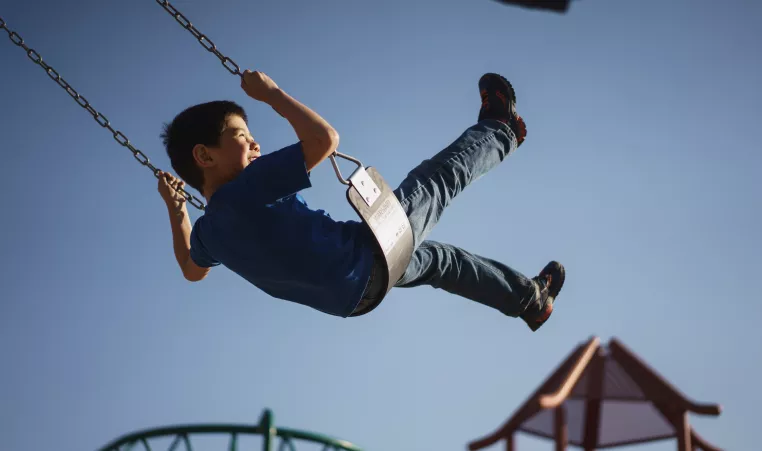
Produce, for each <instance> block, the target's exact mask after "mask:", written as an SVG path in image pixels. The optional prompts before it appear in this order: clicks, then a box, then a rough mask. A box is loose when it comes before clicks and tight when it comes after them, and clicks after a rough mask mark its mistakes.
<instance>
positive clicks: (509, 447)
mask: <svg viewBox="0 0 762 451" xmlns="http://www.w3.org/2000/svg"><path fill="white" fill-rule="evenodd" d="M505 451H516V441H515V440H513V432H511V433H510V434H508V435H507V436H505Z"/></svg>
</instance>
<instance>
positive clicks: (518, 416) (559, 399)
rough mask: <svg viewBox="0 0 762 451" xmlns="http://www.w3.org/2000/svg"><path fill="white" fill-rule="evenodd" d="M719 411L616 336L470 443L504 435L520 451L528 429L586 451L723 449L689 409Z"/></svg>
mask: <svg viewBox="0 0 762 451" xmlns="http://www.w3.org/2000/svg"><path fill="white" fill-rule="evenodd" d="M691 412H692V413H696V414H700V415H712V416H718V415H719V414H720V412H721V407H720V406H719V405H716V404H699V403H695V402H693V401H691V400H689V399H688V398H687V397H685V396H684V395H683V394H682V393H680V392H679V391H678V390H677V389H676V388H674V387H673V386H672V385H671V384H670V383H669V382H667V381H666V380H665V379H664V378H663V377H661V376H660V375H659V374H657V373H656V371H654V370H653V369H651V368H650V367H649V366H648V365H647V364H646V363H645V362H643V361H642V360H641V359H640V358H638V357H637V356H636V355H635V354H634V353H633V352H631V351H630V350H628V349H627V348H626V347H625V346H624V345H623V344H622V343H621V342H620V341H619V340H617V339H616V338H612V339H611V340H610V341H609V344H608V347H607V348H604V347H603V346H601V344H600V339H599V338H598V337H592V338H590V339H589V340H588V341H587V342H585V343H582V344H580V345H578V346H577V348H576V349H575V350H574V351H572V353H571V354H570V355H569V356H568V357H567V358H566V360H564V361H563V362H562V363H561V364H560V365H559V366H558V367H557V369H556V370H555V371H554V372H553V373H552V374H551V375H550V376H549V377H548V378H547V379H546V380H545V382H544V383H543V384H542V385H540V387H539V388H538V389H537V390H536V391H535V392H534V393H533V394H532V395H531V396H530V397H529V399H528V400H527V401H526V402H525V403H524V404H523V405H522V406H521V407H520V408H519V409H518V410H517V411H516V412H515V413H514V414H513V416H512V417H511V418H510V419H509V420H508V421H506V422H505V423H504V424H503V426H501V427H500V428H499V429H498V430H496V431H495V432H493V433H492V434H490V435H488V436H486V437H483V438H480V439H478V440H475V441H473V442H471V443H470V444H469V447H468V448H469V450H471V451H476V450H480V449H483V448H486V447H488V446H491V445H494V444H495V443H498V442H499V441H501V440H505V449H506V451H515V449H516V448H515V440H514V435H515V433H516V432H523V433H526V434H529V435H533V436H536V437H542V438H548V439H552V440H554V441H555V445H556V446H555V449H556V451H563V450H565V449H566V448H567V446H568V445H575V446H578V447H581V448H582V449H584V450H585V451H592V450H595V449H604V448H615V447H619V446H626V445H635V444H641V443H648V442H654V441H658V440H668V439H676V441H677V450H678V451H698V450H701V451H720V449H719V448H717V447H714V446H712V445H710V444H709V443H707V442H706V441H705V440H704V439H702V438H701V437H700V436H699V435H698V434H697V433H696V431H694V430H693V428H692V427H691V425H690V424H689V422H688V413H691Z"/></svg>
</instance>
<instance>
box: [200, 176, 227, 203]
mask: <svg viewBox="0 0 762 451" xmlns="http://www.w3.org/2000/svg"><path fill="white" fill-rule="evenodd" d="M221 185H222V183H219V182H217V181H214V180H210V181H207V182H204V190H203V192H202V193H201V195H202V196H204V198H205V199H206V203H207V204H208V203H209V200H210V199H211V198H212V196H213V195H214V193H215V192H217V190H218V189H219V188H220V186H221Z"/></svg>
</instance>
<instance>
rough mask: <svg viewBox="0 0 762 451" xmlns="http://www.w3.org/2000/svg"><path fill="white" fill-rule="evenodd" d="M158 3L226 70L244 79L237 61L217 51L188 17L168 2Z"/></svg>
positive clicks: (157, 0)
mask: <svg viewBox="0 0 762 451" xmlns="http://www.w3.org/2000/svg"><path fill="white" fill-rule="evenodd" d="M156 3H158V4H159V5H161V7H162V8H164V10H165V11H166V12H167V13H169V15H171V16H172V17H174V18H175V20H176V21H177V23H179V24H180V25H182V27H183V28H185V29H186V30H188V31H190V33H191V34H192V35H193V36H194V37H195V38H196V39H198V42H199V44H201V46H202V47H203V48H205V49H206V50H207V51H208V52H211V53H213V54H214V56H216V57H217V59H219V60H220V62H221V63H222V65H223V66H225V69H227V70H228V72H230V73H231V74H233V75H238V76H239V77H243V72H241V68H240V67H239V66H238V64H236V62H235V61H233V60H232V59H230V58H228V57H227V56H225V55H223V54H222V53H221V52H220V51H219V50H217V46H216V45H214V42H212V40H211V39H209V38H208V37H206V35H205V34H203V33H201V32H200V31H198V30H197V29H196V27H194V26H193V24H192V23H191V22H190V20H188V18H187V17H185V16H184V15H183V13H181V12H180V11H178V10H177V8H175V7H174V6H172V4H171V3H169V1H167V0H156Z"/></svg>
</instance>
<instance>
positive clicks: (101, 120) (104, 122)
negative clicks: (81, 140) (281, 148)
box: [0, 17, 205, 210]
mask: <svg viewBox="0 0 762 451" xmlns="http://www.w3.org/2000/svg"><path fill="white" fill-rule="evenodd" d="M0 30H5V32H6V33H8V38H9V39H10V40H11V42H13V43H14V44H15V45H17V46H19V47H21V48H22V49H24V50H25V51H26V55H27V56H28V57H29V59H30V60H32V62H33V63H35V64H37V65H38V66H40V67H42V68H43V69H44V70H45V73H46V74H48V76H49V77H50V78H51V79H52V80H53V81H55V82H56V83H58V85H59V86H60V87H62V88H63V89H64V90H65V91H66V92H67V94H69V95H70V96H71V97H72V98H73V99H74V100H75V101H76V102H77V104H78V105H79V106H81V107H82V108H84V109H85V110H87V112H88V113H90V114H91V115H92V116H93V119H95V122H97V123H98V125H100V126H101V127H103V128H106V129H108V130H109V131H110V132H111V134H112V135H113V136H114V140H115V141H116V142H117V143H119V144H120V145H121V146H124V147H126V148H127V149H129V150H130V152H132V156H133V157H135V159H136V160H137V161H138V163H140V164H142V165H143V166H145V167H147V168H148V169H150V170H151V172H153V175H154V177H156V178H159V172H161V169H159V168H157V167H156V166H154V165H153V164H152V163H151V161H150V160H149V159H148V157H147V156H146V155H145V154H144V153H143V152H142V151H140V150H139V149H137V148H135V146H133V145H132V143H130V140H129V139H127V136H125V135H124V133H122V132H121V131H119V130H115V129H114V127H112V126H111V122H110V121H109V120H108V118H106V116H104V115H103V114H102V113H100V112H98V111H96V110H95V108H94V107H93V106H92V105H91V104H90V102H89V101H88V100H87V99H86V98H85V97H84V96H83V95H81V94H80V93H78V92H77V90H76V89H74V88H73V87H72V86H71V85H70V84H69V82H67V81H66V80H64V79H63V77H61V75H60V74H59V73H58V72H57V71H56V70H55V69H53V67H52V66H50V65H49V64H48V63H46V62H45V61H43V60H42V56H40V54H39V53H37V51H36V50H34V49H33V48H30V47H29V46H27V45H26V43H24V39H23V38H22V37H21V35H19V34H18V33H17V32H15V31H11V30H10V29H9V28H8V26H7V24H6V22H5V20H3V18H2V17H0ZM175 191H177V192H179V193H180V194H182V196H183V197H185V200H187V201H188V203H190V204H191V205H193V206H194V207H196V208H198V209H199V210H204V209H205V206H204V203H203V202H201V200H200V199H198V198H197V197H196V196H194V195H192V194H190V193H189V192H187V191H185V190H184V189H183V188H179V189H176V190H175Z"/></svg>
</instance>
